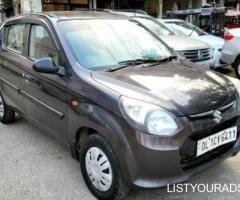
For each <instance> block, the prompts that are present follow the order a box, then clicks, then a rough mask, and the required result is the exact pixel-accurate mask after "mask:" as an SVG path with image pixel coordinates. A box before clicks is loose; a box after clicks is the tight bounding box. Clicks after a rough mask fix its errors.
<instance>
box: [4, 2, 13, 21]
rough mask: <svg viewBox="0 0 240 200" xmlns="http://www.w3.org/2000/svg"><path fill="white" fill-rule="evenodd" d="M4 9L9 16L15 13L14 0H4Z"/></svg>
mask: <svg viewBox="0 0 240 200" xmlns="http://www.w3.org/2000/svg"><path fill="white" fill-rule="evenodd" d="M3 10H4V11H5V13H6V16H7V17H10V16H12V15H13V0H3Z"/></svg>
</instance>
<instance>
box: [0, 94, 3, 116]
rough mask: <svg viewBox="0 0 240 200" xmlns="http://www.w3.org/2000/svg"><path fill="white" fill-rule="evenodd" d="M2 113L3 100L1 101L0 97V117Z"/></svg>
mask: <svg viewBox="0 0 240 200" xmlns="http://www.w3.org/2000/svg"><path fill="white" fill-rule="evenodd" d="M3 113H4V105H3V99H2V97H1V96H0V117H2V116H3Z"/></svg>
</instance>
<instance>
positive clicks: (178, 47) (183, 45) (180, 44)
mask: <svg viewBox="0 0 240 200" xmlns="http://www.w3.org/2000/svg"><path fill="white" fill-rule="evenodd" d="M160 38H161V39H162V40H163V41H164V42H165V43H166V44H167V45H169V46H170V47H171V48H173V49H174V50H175V51H185V50H196V49H207V48H210V46H209V45H208V44H207V43H205V42H202V41H199V40H195V39H192V38H189V37H184V36H176V35H162V36H161V37H160Z"/></svg>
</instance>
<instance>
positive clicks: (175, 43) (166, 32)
mask: <svg viewBox="0 0 240 200" xmlns="http://www.w3.org/2000/svg"><path fill="white" fill-rule="evenodd" d="M111 12H112V13H116V14H122V15H126V16H128V17H131V18H133V19H134V20H135V21H137V22H138V23H140V24H141V25H143V26H144V27H145V28H147V29H148V30H149V31H151V32H152V33H153V34H155V35H157V36H158V37H159V38H160V39H161V40H162V41H163V42H165V43H166V44H167V45H168V46H169V47H171V48H172V49H173V50H174V51H176V52H178V53H179V54H180V55H181V56H182V57H184V58H186V59H188V60H190V61H192V62H194V63H196V64H198V65H200V66H202V67H203V68H210V65H211V62H212V59H213V52H212V49H211V47H210V45H208V44H207V43H205V42H202V41H198V40H195V39H192V38H189V37H187V36H177V35H174V32H173V31H171V30H170V29H169V28H168V27H167V26H166V25H165V24H164V23H161V22H159V21H158V20H157V19H155V18H153V17H151V16H148V15H144V14H139V13H134V12H124V11H111Z"/></svg>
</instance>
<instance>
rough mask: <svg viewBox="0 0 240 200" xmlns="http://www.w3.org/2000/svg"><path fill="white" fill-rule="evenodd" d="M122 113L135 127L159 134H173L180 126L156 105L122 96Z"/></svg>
mask: <svg viewBox="0 0 240 200" xmlns="http://www.w3.org/2000/svg"><path fill="white" fill-rule="evenodd" d="M120 107H121V110H122V112H123V115H124V116H125V117H126V118H127V120H128V121H129V122H130V123H132V124H133V125H134V126H135V127H136V128H137V129H140V130H141V131H143V132H147V133H149V134H154V135H159V136H173V135H174V134H176V133H177V132H178V131H179V130H180V129H181V128H182V126H181V125H180V123H179V122H178V120H177V118H176V117H175V116H174V115H173V114H171V113H170V112H169V111H167V110H165V109H164V108H161V107H159V106H157V105H153V104H151V103H147V102H144V101H140V100H137V99H132V98H128V97H124V96H122V97H121V98H120Z"/></svg>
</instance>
